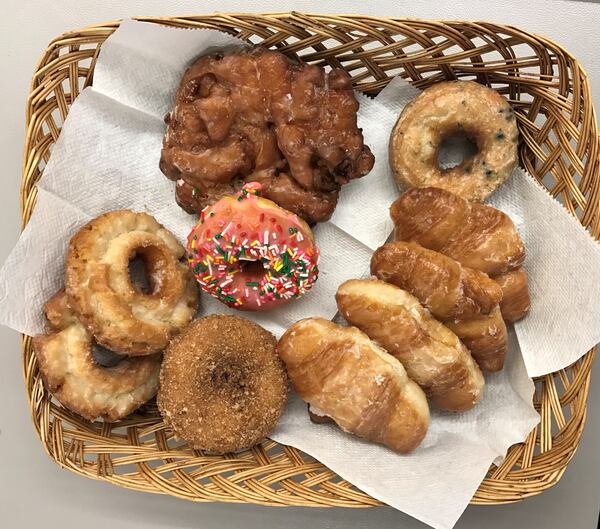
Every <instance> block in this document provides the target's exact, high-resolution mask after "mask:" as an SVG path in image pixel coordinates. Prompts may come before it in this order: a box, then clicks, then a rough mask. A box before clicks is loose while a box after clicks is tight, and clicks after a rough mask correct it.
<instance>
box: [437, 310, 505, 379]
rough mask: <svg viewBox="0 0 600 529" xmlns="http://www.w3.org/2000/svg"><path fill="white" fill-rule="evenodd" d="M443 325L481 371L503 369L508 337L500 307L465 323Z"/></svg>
mask: <svg viewBox="0 0 600 529" xmlns="http://www.w3.org/2000/svg"><path fill="white" fill-rule="evenodd" d="M444 325H446V327H448V328H449V329H450V330H451V331H452V332H453V333H454V334H456V336H458V337H459V338H460V341H461V342H462V343H463V344H465V346H466V347H467V349H469V351H471V354H472V355H473V358H475V360H476V361H477V365H479V367H480V368H481V369H483V370H484V371H490V372H495V371H500V370H501V369H502V368H503V367H504V357H505V355H506V351H507V349H508V335H507V332H506V324H505V323H504V318H503V317H502V312H501V311H500V307H496V308H495V309H494V310H493V311H492V312H490V313H489V314H486V315H484V316H478V317H476V318H473V319H471V320H466V321H457V322H452V321H446V322H444Z"/></svg>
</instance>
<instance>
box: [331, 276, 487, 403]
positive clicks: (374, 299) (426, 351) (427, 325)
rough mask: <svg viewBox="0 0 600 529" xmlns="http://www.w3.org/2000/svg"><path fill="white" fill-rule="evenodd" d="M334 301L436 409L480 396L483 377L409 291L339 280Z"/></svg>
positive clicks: (376, 283) (380, 283) (369, 281)
mask: <svg viewBox="0 0 600 529" xmlns="http://www.w3.org/2000/svg"><path fill="white" fill-rule="evenodd" d="M336 300H337V304H338V309H339V310H340V313H341V314H342V316H344V318H345V319H346V321H348V322H349V323H350V324H351V325H354V326H356V327H358V328H359V329H361V330H362V331H363V332H365V333H366V334H367V335H368V336H369V337H370V338H371V339H372V340H375V341H376V342H377V343H378V344H380V345H381V346H382V347H383V348H384V349H386V350H387V351H388V352H389V353H390V354H392V355H393V356H395V357H396V358H397V359H398V360H400V362H402V365H403V366H404V368H405V369H406V372H407V373H408V376H409V377H410V378H412V379H413V380H414V381H415V382H417V384H419V385H420V386H421V387H422V388H423V390H424V391H425V394H426V395H427V396H428V397H429V398H430V399H431V400H432V401H433V402H434V403H435V404H436V406H438V407H439V408H442V409H445V410H451V411H464V410H468V409H470V408H472V407H473V406H474V405H475V404H476V403H477V401H478V400H479V399H480V398H481V396H482V395H483V386H484V380H483V376H482V374H481V371H480V370H479V368H478V367H477V365H476V364H475V362H474V361H473V358H472V357H471V355H470V354H469V351H468V350H467V349H466V348H465V347H464V345H463V344H462V343H461V342H460V340H459V339H458V338H457V337H456V335H454V334H453V333H452V332H451V331H450V330H449V329H448V328H446V327H445V326H444V325H442V324H441V323H440V322H438V321H437V320H435V319H434V318H432V317H431V315H430V314H429V312H428V311H426V310H425V309H424V308H423V307H422V306H421V305H420V303H419V300H418V299H417V298H415V297H414V296H411V295H410V294H409V293H408V292H405V291H404V290H402V289H400V288H398V287H396V286H394V285H390V284H388V283H385V282H383V281H379V280H373V279H366V280H360V279H352V280H350V281H346V282H345V283H342V285H340V287H339V289H338V291H337V294H336Z"/></svg>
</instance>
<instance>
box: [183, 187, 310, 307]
mask: <svg viewBox="0 0 600 529" xmlns="http://www.w3.org/2000/svg"><path fill="white" fill-rule="evenodd" d="M261 188H262V186H261V185H260V184H258V183H256V182H251V183H249V184H246V185H245V186H244V187H243V188H242V190H241V191H240V192H239V193H238V194H237V195H232V196H226V197H224V198H222V199H221V200H219V201H218V202H217V203H216V204H214V205H212V206H208V207H206V208H205V209H203V210H202V213H201V214H200V222H199V223H198V225H197V226H196V227H195V228H194V229H193V230H192V232H191V233H190V235H189V236H188V247H187V251H188V263H189V266H190V268H191V270H192V272H193V273H194V275H195V276H196V279H197V280H198V282H199V283H200V286H201V287H202V289H203V290H204V291H205V292H207V293H208V294H210V295H211V296H213V297H215V298H217V299H218V300H220V301H222V302H223V303H225V304H226V305H228V306H229V307H233V308H235V309H241V310H267V309H272V308H273V307H275V306H277V305H280V304H282V303H285V302H287V301H289V300H290V299H293V298H297V297H300V296H301V295H303V294H304V293H305V292H307V291H308V290H310V289H311V288H312V286H313V284H314V282H315V281H316V280H317V277H318V274H319V271H318V267H317V263H318V260H319V249H318V248H317V246H316V245H315V242H314V239H313V235H312V232H311V230H310V228H309V227H308V225H307V224H306V222H304V221H303V220H302V219H300V218H299V217H298V216H297V215H295V214H294V213H291V212H289V211H287V210H285V209H283V208H280V207H279V206H278V205H277V204H275V203H274V202H271V201H270V200H266V199H264V198H261V197H259V196H258V195H259V194H260V190H261Z"/></svg>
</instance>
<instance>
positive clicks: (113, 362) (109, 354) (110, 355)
mask: <svg viewBox="0 0 600 529" xmlns="http://www.w3.org/2000/svg"><path fill="white" fill-rule="evenodd" d="M92 357H93V359H94V362H96V364H98V365H99V366H101V367H116V366H118V365H119V364H120V363H121V362H122V361H123V360H125V359H126V358H127V357H126V356H123V355H122V354H119V353H117V352H115V351H111V350H110V349H107V348H106V347H102V346H101V345H100V344H98V343H96V342H95V341H94V342H93V343H92Z"/></svg>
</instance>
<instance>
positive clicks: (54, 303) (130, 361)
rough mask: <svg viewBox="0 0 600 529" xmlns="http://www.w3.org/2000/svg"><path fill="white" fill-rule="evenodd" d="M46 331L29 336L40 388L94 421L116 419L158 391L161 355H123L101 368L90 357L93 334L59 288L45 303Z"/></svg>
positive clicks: (128, 412) (133, 409) (134, 408)
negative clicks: (47, 330) (129, 356)
mask: <svg viewBox="0 0 600 529" xmlns="http://www.w3.org/2000/svg"><path fill="white" fill-rule="evenodd" d="M44 311H45V312H46V316H47V318H48V321H49V326H50V329H51V330H52V331H54V332H52V333H50V334H41V335H38V336H35V337H34V339H33V350H34V352H35V355H36V357H37V360H38V364H39V369H40V373H41V375H42V379H43V381H44V384H45V386H46V387H47V388H48V390H49V391H50V392H52V393H53V394H54V396H55V397H56V398H57V399H58V400H59V401H60V402H61V403H62V404H63V405H64V406H65V407H66V408H69V409H70V410H72V411H74V412H75V413H77V414H79V415H81V416H82V417H84V418H86V419H88V420H90V421H93V420H94V419H95V418H96V417H99V416H100V417H102V418H104V419H105V420H107V421H111V422H112V421H116V420H118V419H122V418H123V417H125V416H127V415H129V414H130V413H131V412H133V411H135V410H136V409H137V408H139V407H140V406H141V405H142V404H144V403H145V402H146V401H148V400H149V399H151V398H152V397H153V396H154V395H155V394H156V391H157V389H158V376H159V371H160V356H161V355H159V354H158V355H152V356H146V357H144V358H126V359H124V360H121V361H120V362H119V363H118V364H117V365H116V366H114V367H102V366H100V365H99V364H97V363H96V361H95V360H94V357H93V355H92V346H93V337H92V335H91V334H90V333H89V332H88V331H87V329H86V328H85V327H84V326H83V325H82V324H81V323H80V322H79V320H78V319H77V318H76V317H75V314H74V313H73V311H72V310H71V309H70V307H69V305H68V302H67V296H66V294H65V293H64V291H60V292H58V293H57V294H55V295H54V296H53V297H52V298H51V299H50V300H49V301H48V302H47V303H46V305H45V306H44Z"/></svg>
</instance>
